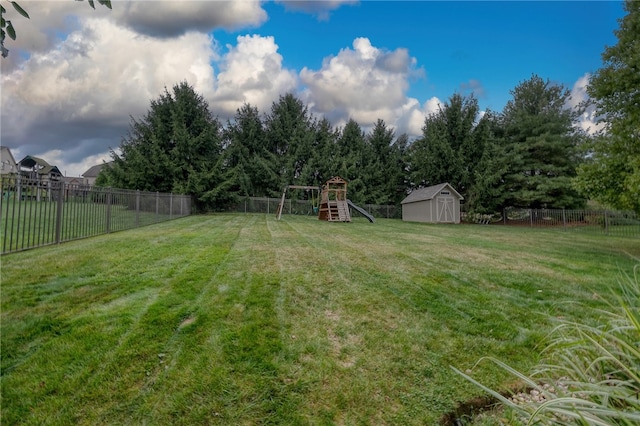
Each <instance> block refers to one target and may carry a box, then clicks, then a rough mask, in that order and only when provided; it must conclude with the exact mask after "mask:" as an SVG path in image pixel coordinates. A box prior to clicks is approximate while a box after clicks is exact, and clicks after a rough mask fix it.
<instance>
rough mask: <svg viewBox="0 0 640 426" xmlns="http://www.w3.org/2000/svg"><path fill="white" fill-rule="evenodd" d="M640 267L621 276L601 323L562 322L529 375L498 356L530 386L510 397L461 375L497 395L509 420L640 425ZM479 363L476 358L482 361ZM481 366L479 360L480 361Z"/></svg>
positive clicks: (503, 365) (502, 364) (554, 330)
mask: <svg viewBox="0 0 640 426" xmlns="http://www.w3.org/2000/svg"><path fill="white" fill-rule="evenodd" d="M639 267H640V265H637V266H636V267H635V268H634V270H633V273H632V274H631V275H629V274H624V273H623V274H622V277H621V279H620V284H621V285H620V287H621V292H620V295H616V296H615V300H616V303H608V304H607V308H606V309H604V310H602V311H601V323H600V324H599V325H590V324H582V323H576V322H572V321H568V320H557V319H556V320H555V321H558V324H557V326H556V327H555V328H554V329H553V330H552V332H551V334H550V341H549V344H548V346H547V347H546V349H545V352H544V354H545V357H544V359H545V360H546V361H545V363H543V364H541V365H540V366H539V367H538V368H537V369H536V370H535V371H534V372H533V373H532V374H531V375H530V376H527V375H525V374H523V373H521V372H518V371H516V370H515V369H513V368H511V367H510V366H508V365H507V364H505V363H503V362H501V361H500V360H497V359H495V358H490V357H486V358H482V359H481V360H480V361H483V360H490V361H492V362H494V363H496V364H497V365H499V366H500V367H502V368H504V369H505V370H507V371H508V372H510V373H511V374H513V375H514V376H516V377H517V378H518V379H520V380H521V381H522V382H523V384H524V385H525V386H526V387H527V391H526V392H521V393H518V394H515V395H511V396H510V397H509V396H508V395H507V396H505V395H503V394H501V393H499V392H497V391H495V390H492V389H489V388H488V387H486V386H484V385H482V384H481V383H479V382H478V381H476V380H474V379H473V378H472V377H470V376H469V375H467V374H464V373H462V372H461V371H459V370H457V369H455V368H453V369H454V370H455V371H456V372H457V373H458V374H460V375H462V376H463V377H465V378H466V379H467V380H469V381H471V382H472V383H474V384H476V385H477V386H479V387H480V388H482V389H484V390H485V391H486V392H488V393H489V394H491V395H492V396H494V397H495V398H497V399H498V400H499V401H500V402H501V403H502V405H503V406H504V408H505V409H506V412H507V415H506V416H501V417H502V418H503V420H504V418H506V417H511V419H512V420H511V421H513V419H516V422H522V423H523V424H527V425H529V424H536V425H537V424H542V425H570V424H571V425H575V424H578V425H637V424H640V303H639V302H640V283H639V280H638V275H639V274H640V269H639ZM480 361H478V362H480ZM476 365H477V364H476Z"/></svg>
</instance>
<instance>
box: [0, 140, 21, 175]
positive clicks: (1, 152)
mask: <svg viewBox="0 0 640 426" xmlns="http://www.w3.org/2000/svg"><path fill="white" fill-rule="evenodd" d="M0 162H2V166H1V167H2V169H0V171H1V172H2V173H15V172H16V171H17V169H18V165H17V163H16V159H15V158H13V154H12V153H11V150H10V149H9V148H8V147H6V146H0Z"/></svg>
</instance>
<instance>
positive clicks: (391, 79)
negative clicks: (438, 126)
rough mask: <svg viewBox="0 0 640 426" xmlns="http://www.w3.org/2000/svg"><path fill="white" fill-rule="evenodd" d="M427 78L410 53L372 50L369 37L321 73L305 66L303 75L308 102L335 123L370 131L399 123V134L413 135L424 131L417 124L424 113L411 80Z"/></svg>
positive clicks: (331, 59)
mask: <svg viewBox="0 0 640 426" xmlns="http://www.w3.org/2000/svg"><path fill="white" fill-rule="evenodd" d="M423 76H424V70H422V69H420V68H417V67H416V59H415V58H412V57H410V56H409V52H408V51H407V50H406V49H403V48H398V49H396V50H394V51H390V52H389V51H386V50H384V49H379V48H377V47H374V46H372V45H371V42H370V41H369V39H367V38H357V39H355V40H354V41H353V49H349V48H345V49H342V50H340V52H339V53H338V55H337V56H333V57H329V58H325V59H324V61H323V63H322V68H321V69H320V70H315V71H314V70H310V69H308V68H306V67H305V68H303V69H302V71H301V72H300V79H301V81H302V83H303V84H304V85H305V92H304V96H305V101H306V102H307V104H308V105H310V107H311V109H312V111H314V112H316V113H318V114H322V115H325V116H327V117H328V118H329V119H330V120H332V121H333V122H334V124H336V125H342V124H344V123H346V122H347V121H348V120H349V119H350V118H352V119H354V120H356V121H357V122H358V123H360V125H361V126H363V127H365V128H366V127H367V126H369V125H372V124H373V123H374V122H375V121H376V120H377V119H383V120H384V121H385V122H386V123H387V124H388V125H390V126H396V123H398V124H399V126H398V128H397V131H399V132H407V133H410V134H412V135H415V134H417V133H415V130H416V128H417V129H418V130H419V127H417V126H416V124H415V122H416V120H417V114H418V111H420V112H423V111H422V110H421V108H420V107H419V104H418V101H417V100H416V99H412V98H408V97H407V95H406V93H407V90H408V88H409V81H410V80H411V79H414V78H419V77H423ZM421 120H422V121H423V120H424V116H423V117H422V118H421ZM420 127H421V126H420ZM418 133H419V132H418Z"/></svg>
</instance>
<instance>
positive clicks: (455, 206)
mask: <svg viewBox="0 0 640 426" xmlns="http://www.w3.org/2000/svg"><path fill="white" fill-rule="evenodd" d="M463 199H464V198H463V197H462V195H460V194H459V193H458V191H456V190H455V189H454V188H453V187H452V186H451V185H449V184H448V183H441V184H439V185H434V186H429V187H427V188H420V189H416V190H415V191H413V192H411V194H409V195H407V197H406V198H405V199H404V200H402V202H401V204H402V220H405V221H409V222H428V223H460V200H463Z"/></svg>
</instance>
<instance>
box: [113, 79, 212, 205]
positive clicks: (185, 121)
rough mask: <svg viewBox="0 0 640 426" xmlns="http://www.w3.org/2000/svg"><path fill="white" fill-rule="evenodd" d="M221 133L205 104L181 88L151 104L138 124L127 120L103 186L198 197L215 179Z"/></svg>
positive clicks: (200, 201) (186, 87) (184, 86)
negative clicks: (117, 152)
mask: <svg viewBox="0 0 640 426" xmlns="http://www.w3.org/2000/svg"><path fill="white" fill-rule="evenodd" d="M220 132H221V128H220V124H219V122H218V120H217V119H216V118H214V117H212V115H211V114H210V112H209V106H208V104H207V102H206V101H205V100H204V98H203V97H202V96H201V95H199V94H198V93H196V92H195V90H194V89H193V87H191V86H189V84H187V83H186V82H182V83H179V84H177V85H176V86H174V87H173V91H172V93H170V92H169V91H168V90H167V89H165V91H164V93H163V94H161V95H160V96H159V97H158V99H154V100H152V101H151V106H150V110H149V111H148V112H147V114H146V115H145V116H144V117H142V118H141V119H135V118H132V119H131V127H130V130H129V133H128V135H127V136H126V137H125V138H124V139H123V141H122V143H121V145H120V151H121V154H120V155H118V154H116V153H115V152H113V151H112V153H111V154H112V158H113V163H112V166H111V167H105V168H103V172H102V173H104V177H101V180H102V181H103V182H105V183H106V184H107V185H110V186H114V187H118V188H127V189H139V190H144V191H159V192H177V193H183V194H190V195H193V196H194V197H195V200H196V208H199V207H203V208H204V207H206V206H204V204H206V202H205V201H204V200H203V199H201V196H202V195H203V194H204V193H205V192H207V191H209V190H210V188H211V186H212V185H215V184H216V182H217V181H218V179H219V177H218V176H217V174H216V170H215V168H214V166H215V164H216V163H217V161H218V159H219V157H220V153H221V135H220Z"/></svg>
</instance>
